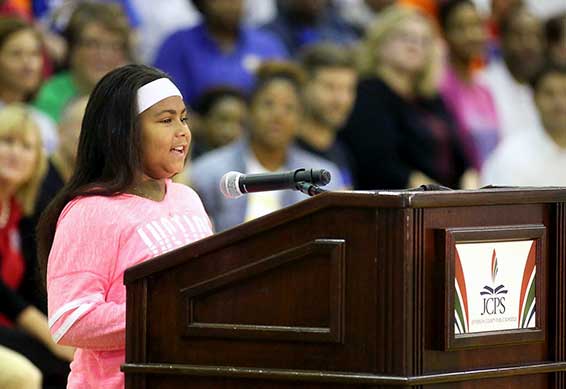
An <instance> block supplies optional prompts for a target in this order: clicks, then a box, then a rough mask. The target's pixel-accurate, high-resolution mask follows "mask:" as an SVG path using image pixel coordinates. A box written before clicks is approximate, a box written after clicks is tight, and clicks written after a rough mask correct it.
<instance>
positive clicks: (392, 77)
mask: <svg viewBox="0 0 566 389" xmlns="http://www.w3.org/2000/svg"><path fill="white" fill-rule="evenodd" d="M361 56H362V58H361V64H360V65H361V72H362V73H361V76H362V77H363V78H362V80H361V81H360V82H359V83H358V87H357V97H356V101H355V103H354V108H353V111H352V113H351V115H350V118H349V120H348V122H347V124H346V126H345V128H344V130H343V131H341V133H340V134H339V137H340V138H341V139H342V140H343V141H344V142H345V143H346V145H347V146H348V147H349V148H350V151H351V152H352V156H353V158H354V162H355V172H354V182H355V184H356V185H355V187H356V189H402V188H406V187H413V186H418V185H421V184H424V183H429V182H437V183H439V184H442V185H445V186H449V187H458V186H459V181H460V177H461V176H462V174H463V173H464V172H465V171H466V169H467V167H468V162H467V161H466V159H465V158H464V155H463V150H462V145H461V143H460V140H459V137H458V134H457V130H456V126H455V122H454V119H453V117H452V116H451V115H450V114H449V112H448V111H447V109H446V107H445V105H444V102H443V101H442V99H441V98H440V97H439V94H438V72H439V69H438V68H439V66H440V59H441V58H440V53H439V49H438V44H437V37H436V36H435V34H434V28H433V25H432V23H431V21H430V20H429V19H428V18H427V17H426V16H424V15H423V14H421V13H420V12H419V11H417V10H416V9H414V8H410V7H402V6H392V7H390V8H388V9H387V10H384V11H383V12H382V14H381V15H380V16H379V18H378V20H375V21H374V24H372V25H371V26H370V28H369V30H368V33H367V36H366V38H365V41H364V42H363V46H362V50H361Z"/></svg>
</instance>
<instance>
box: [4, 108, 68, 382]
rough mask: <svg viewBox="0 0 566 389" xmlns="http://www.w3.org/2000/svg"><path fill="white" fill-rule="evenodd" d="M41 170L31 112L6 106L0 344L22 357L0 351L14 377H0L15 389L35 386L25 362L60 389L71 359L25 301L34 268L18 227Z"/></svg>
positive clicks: (31, 201) (32, 199) (43, 319)
mask: <svg viewBox="0 0 566 389" xmlns="http://www.w3.org/2000/svg"><path fill="white" fill-rule="evenodd" d="M45 168H46V157H45V155H44V151H43V147H42V145H41V138H40V134H39V129H38V127H37V125H36V123H35V121H34V120H33V117H32V114H31V112H30V110H29V108H27V107H26V106H25V105H23V104H9V105H7V106H5V107H4V108H2V109H0V345H1V346H3V347H4V348H7V349H11V350H12V351H14V352H16V353H18V354H20V355H22V358H17V357H14V354H13V353H9V352H5V351H3V352H2V353H0V365H1V366H4V367H6V369H5V371H6V372H7V373H10V374H11V375H13V376H14V377H11V378H10V377H7V376H4V373H3V374H2V376H3V379H4V378H5V379H6V380H7V382H8V383H9V384H10V385H15V386H14V387H24V388H25V387H34V385H36V384H37V382H38V379H37V377H38V374H37V371H36V370H35V369H33V366H32V365H31V364H29V363H28V362H27V361H26V358H27V359H28V360H29V361H31V363H32V364H33V365H35V366H36V367H37V368H38V369H39V370H40V371H41V375H42V376H43V381H44V383H45V384H46V385H54V386H55V387H57V385H59V386H60V387H64V386H65V378H66V372H67V371H68V362H69V361H70V360H71V359H72V355H73V350H72V349H69V348H66V347H61V346H58V345H56V344H55V343H54V342H53V340H52V339H51V335H50V333H49V327H48V325H47V318H46V316H45V315H44V314H43V313H42V312H41V311H40V310H39V309H37V308H36V307H35V306H33V305H31V304H30V303H29V300H28V299H27V298H26V294H27V293H26V292H28V291H26V290H25V288H26V283H25V282H24V281H25V280H26V279H28V273H29V272H30V271H33V270H35V269H34V266H33V265H32V264H29V263H26V261H25V259H24V256H23V254H22V251H21V248H22V247H21V241H20V232H19V226H20V222H21V220H22V217H25V216H28V215H31V214H32V213H33V211H34V204H35V198H36V195H37V191H38V189H39V185H40V183H41V180H42V179H43V176H44V174H45ZM23 357H25V358H23ZM11 380H12V381H11ZM30 381H31V382H30ZM0 382H2V383H4V382H3V381H0Z"/></svg>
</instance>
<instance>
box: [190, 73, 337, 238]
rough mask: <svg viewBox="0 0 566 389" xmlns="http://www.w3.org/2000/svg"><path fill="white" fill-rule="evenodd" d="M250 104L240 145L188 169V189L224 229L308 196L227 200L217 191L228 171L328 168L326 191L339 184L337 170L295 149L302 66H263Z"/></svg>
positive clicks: (208, 156)
mask: <svg viewBox="0 0 566 389" xmlns="http://www.w3.org/2000/svg"><path fill="white" fill-rule="evenodd" d="M257 77H258V80H257V85H256V88H255V90H254V91H253V93H252V96H251V100H250V117H249V128H248V130H249V134H248V136H246V137H245V138H244V139H242V140H241V141H239V142H236V143H232V144H230V145H228V146H225V147H223V148H220V149H217V150H214V151H211V152H210V153H208V154H205V155H203V156H202V157H201V158H199V159H197V160H196V161H195V162H194V163H193V164H192V166H191V167H190V177H191V185H192V186H193V187H194V188H195V190H196V191H197V192H198V193H199V194H200V197H201V198H202V200H203V203H204V206H205V208H206V210H207V212H208V214H209V216H210V217H211V219H212V221H213V223H214V224H215V227H216V231H222V230H225V229H227V228H230V227H233V226H236V225H238V224H240V223H243V222H245V221H248V220H252V219H254V218H256V217H259V216H262V215H265V214H267V213H270V212H273V211H276V210H278V209H280V208H282V207H285V206H288V205H291V204H293V203H296V202H298V201H301V200H303V199H305V198H306V196H305V195H304V194H303V193H300V192H297V191H274V192H261V193H252V194H249V195H246V196H242V197H240V198H237V199H227V198H225V197H224V196H223V195H222V193H221V192H220V190H219V188H218V183H219V181H220V179H221V177H222V176H223V175H224V174H225V173H226V172H228V171H230V170H235V171H240V172H242V173H266V172H281V171H285V170H292V169H298V168H317V169H326V170H329V171H330V173H331V174H332V182H331V185H330V189H333V188H334V189H336V188H341V187H342V186H343V184H342V180H341V177H340V174H339V173H338V168H337V167H336V166H335V165H334V164H332V163H331V162H328V161H326V160H324V159H321V158H319V157H317V156H315V155H313V154H310V153H308V152H306V151H303V150H301V149H299V148H297V147H296V146H294V145H293V140H294V137H295V133H296V131H297V129H298V127H299V124H300V121H301V102H300V87H301V80H302V74H301V72H300V68H297V67H296V65H293V64H291V63H265V64H263V65H262V66H261V67H260V69H259V72H258V76H257Z"/></svg>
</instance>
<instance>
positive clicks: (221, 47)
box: [155, 0, 287, 104]
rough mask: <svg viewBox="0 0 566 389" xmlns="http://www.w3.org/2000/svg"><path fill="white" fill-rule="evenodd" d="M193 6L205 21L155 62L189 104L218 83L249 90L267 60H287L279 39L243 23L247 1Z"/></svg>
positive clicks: (170, 41)
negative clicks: (177, 87)
mask: <svg viewBox="0 0 566 389" xmlns="http://www.w3.org/2000/svg"><path fill="white" fill-rule="evenodd" d="M193 4H194V5H195V7H196V8H197V9H198V11H199V12H200V13H201V15H202V19H203V20H202V22H201V23H199V24H198V25H197V26H195V27H192V28H189V29H183V30H179V31H177V32H175V33H173V34H172V35H171V36H169V37H168V38H167V39H166V40H165V42H164V43H163V45H162V46H161V47H160V49H159V51H158V54H157V58H156V60H155V66H156V67H158V68H160V69H161V70H163V71H165V72H167V73H169V74H170V75H171V76H172V77H173V79H174V80H175V82H176V84H177V85H178V86H179V89H180V90H181V93H182V94H183V97H184V99H185V101H186V102H187V103H188V104H193V103H194V102H195V101H196V99H197V98H198V97H199V96H200V95H201V94H202V93H204V91H206V90H207V89H210V88H212V87H215V86H218V85H229V86H232V87H235V88H239V89H242V90H243V91H245V92H248V91H250V90H251V88H252V87H253V81H254V78H253V72H254V71H255V69H257V67H258V65H259V64H260V63H261V61H263V60H265V59H270V58H280V59H281V58H285V57H286V56H287V52H286V50H285V48H284V47H283V45H282V44H281V42H280V41H279V40H278V39H277V38H276V37H275V36H273V35H271V34H269V33H266V32H263V31H259V30H257V29H255V28H252V27H246V26H244V25H243V24H242V12H243V0H216V1H204V0H193Z"/></svg>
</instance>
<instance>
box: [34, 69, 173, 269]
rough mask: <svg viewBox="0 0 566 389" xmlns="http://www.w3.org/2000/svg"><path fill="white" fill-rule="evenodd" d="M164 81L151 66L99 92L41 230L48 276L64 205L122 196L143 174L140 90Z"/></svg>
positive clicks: (123, 74)
mask: <svg viewBox="0 0 566 389" xmlns="http://www.w3.org/2000/svg"><path fill="white" fill-rule="evenodd" d="M163 77H165V78H169V76H167V75H166V74H165V73H163V72H161V71H159V70H157V69H155V68H152V67H149V66H145V65H126V66H123V67H120V68H118V69H115V70H113V71H111V72H109V73H108V74H106V75H105V76H104V77H103V78H102V79H101V80H100V81H99V82H98V83H97V84H96V86H95V87H94V90H93V91H92V94H91V95H90V98H89V101H88V104H87V106H86V111H85V114H84V117H83V121H82V125H81V134H80V138H79V145H78V150H77V161H76V166H75V170H74V173H73V175H72V176H71V178H70V180H69V182H68V183H67V184H66V185H65V186H64V187H63V188H62V189H61V191H60V192H59V193H58V194H57V196H56V197H55V198H54V199H53V201H52V202H51V203H50V204H49V206H48V207H47V208H46V209H45V211H44V212H43V213H42V214H41V217H40V219H39V223H38V226H37V238H38V253H37V254H38V259H39V263H40V266H41V269H42V272H43V275H45V273H46V270H47V259H48V256H49V252H50V251H51V246H52V244H53V238H54V236H55V228H56V226H57V221H58V219H59V215H60V214H61V212H62V211H63V208H65V205H67V203H68V202H69V201H71V200H73V199H74V198H76V197H79V196H95V195H96V196H115V195H118V194H120V193H123V192H124V191H125V190H127V188H128V187H130V186H131V185H132V183H133V180H134V178H135V177H136V174H137V173H138V172H140V171H142V156H141V135H140V129H139V126H138V123H137V118H138V114H137V109H138V107H137V90H138V89H139V88H140V87H142V86H143V85H145V84H147V83H149V82H151V81H154V80H157V79H159V78H163Z"/></svg>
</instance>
